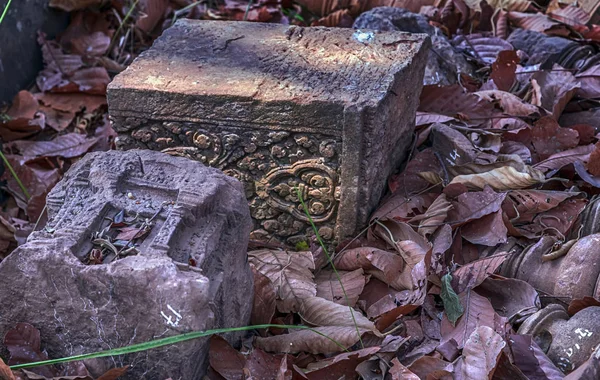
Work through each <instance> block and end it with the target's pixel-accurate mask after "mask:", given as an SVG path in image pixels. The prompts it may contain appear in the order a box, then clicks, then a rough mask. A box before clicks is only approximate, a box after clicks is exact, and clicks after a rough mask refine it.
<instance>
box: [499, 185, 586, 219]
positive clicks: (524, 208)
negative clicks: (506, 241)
mask: <svg viewBox="0 0 600 380" xmlns="http://www.w3.org/2000/svg"><path fill="white" fill-rule="evenodd" d="M581 195H582V194H581V193H576V192H570V191H552V190H513V191H510V192H508V194H507V196H506V198H505V200H504V203H503V204H502V209H503V210H504V212H505V213H506V216H507V217H508V218H509V219H510V220H511V222H513V223H523V222H531V221H532V220H533V218H534V217H535V216H536V215H537V214H539V213H541V212H546V211H548V210H551V209H553V208H554V207H556V206H558V205H559V204H560V203H561V202H563V201H565V200H567V199H569V198H572V197H578V196H579V197H580V196H581Z"/></svg>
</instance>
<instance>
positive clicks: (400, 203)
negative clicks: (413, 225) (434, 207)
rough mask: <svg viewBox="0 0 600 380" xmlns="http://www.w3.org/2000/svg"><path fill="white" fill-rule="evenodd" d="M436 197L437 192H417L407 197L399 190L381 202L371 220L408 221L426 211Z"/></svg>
mask: <svg viewBox="0 0 600 380" xmlns="http://www.w3.org/2000/svg"><path fill="white" fill-rule="evenodd" d="M436 198H437V194H435V193H427V194H416V195H414V196H412V197H410V198H406V197H405V196H404V194H403V192H402V191H398V192H397V193H395V194H393V195H392V196H391V197H390V198H387V199H386V200H384V201H383V202H382V203H381V205H380V206H379V208H378V209H377V210H375V212H374V213H373V215H371V220H373V219H378V220H381V221H385V220H388V219H394V220H398V221H401V222H406V221H408V220H410V219H411V218H413V217H414V216H415V215H419V214H422V213H424V212H425V210H427V208H428V207H429V206H430V205H431V203H432V202H433V201H434V200H435V199H436Z"/></svg>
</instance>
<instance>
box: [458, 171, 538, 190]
mask: <svg viewBox="0 0 600 380" xmlns="http://www.w3.org/2000/svg"><path fill="white" fill-rule="evenodd" d="M545 180H546V178H545V176H544V173H542V172H541V171H540V170H537V169H534V168H532V167H531V166H525V170H524V171H523V172H520V171H518V170H517V169H515V168H513V167H512V166H503V167H501V168H497V169H493V170H490V171H488V172H485V173H479V174H468V175H458V176H456V177H454V178H453V179H452V181H450V184H454V183H462V184H464V185H466V186H467V187H469V188H472V189H483V188H484V187H485V186H490V187H492V188H493V189H494V190H498V191H506V190H514V189H524V188H527V187H529V186H533V185H535V184H537V183H540V182H544V181H545Z"/></svg>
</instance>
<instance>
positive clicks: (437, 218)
mask: <svg viewBox="0 0 600 380" xmlns="http://www.w3.org/2000/svg"><path fill="white" fill-rule="evenodd" d="M451 209H452V203H450V202H449V201H448V199H446V194H440V195H439V196H438V197H437V198H436V199H435V201H433V203H432V204H431V206H429V208H428V209H427V211H426V212H425V213H424V214H423V215H422V216H419V217H415V218H413V219H412V220H411V221H410V222H409V223H411V222H416V221H417V220H418V221H419V229H418V231H419V233H420V234H421V235H423V236H425V237H428V236H429V235H431V234H433V233H434V232H435V230H437V228H438V227H439V226H441V225H443V224H444V222H445V221H446V218H447V217H448V211H450V210H451Z"/></svg>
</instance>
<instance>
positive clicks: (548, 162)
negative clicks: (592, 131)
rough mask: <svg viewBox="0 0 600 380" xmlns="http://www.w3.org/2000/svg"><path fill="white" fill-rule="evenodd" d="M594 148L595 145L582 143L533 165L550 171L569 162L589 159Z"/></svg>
mask: <svg viewBox="0 0 600 380" xmlns="http://www.w3.org/2000/svg"><path fill="white" fill-rule="evenodd" d="M593 150H594V145H593V144H589V145H581V146H578V147H575V148H573V149H567V150H564V151H562V152H558V153H554V154H553V155H551V156H550V157H548V158H546V159H545V160H542V161H540V162H538V163H537V164H535V165H533V167H534V168H535V169H538V170H542V171H548V170H557V169H560V168H562V167H564V166H567V165H569V164H573V163H575V162H576V161H585V162H587V161H589V160H590V153H592V151H593Z"/></svg>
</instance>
